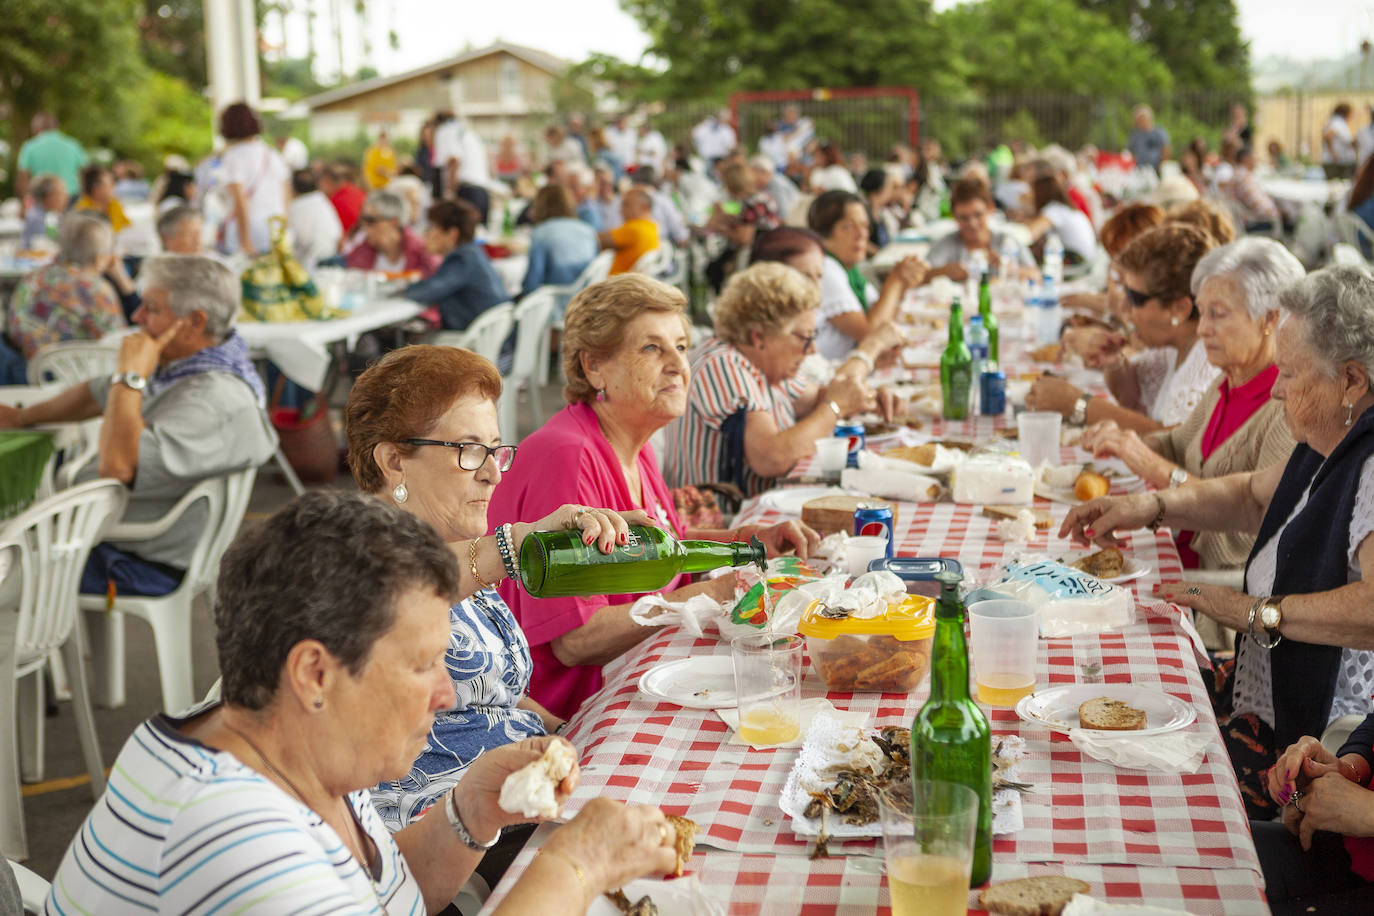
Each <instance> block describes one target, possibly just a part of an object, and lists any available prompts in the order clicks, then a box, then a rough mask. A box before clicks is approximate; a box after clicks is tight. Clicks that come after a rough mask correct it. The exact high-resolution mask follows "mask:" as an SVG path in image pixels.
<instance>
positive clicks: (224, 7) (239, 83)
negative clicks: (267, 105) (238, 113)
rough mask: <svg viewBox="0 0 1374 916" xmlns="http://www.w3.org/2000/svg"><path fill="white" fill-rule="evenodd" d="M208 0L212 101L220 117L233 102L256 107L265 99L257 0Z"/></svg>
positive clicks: (207, 45)
mask: <svg viewBox="0 0 1374 916" xmlns="http://www.w3.org/2000/svg"><path fill="white" fill-rule="evenodd" d="M204 3H205V60H206V69H207V71H208V74H209V77H210V104H211V105H212V106H213V107H214V110H215V114H216V116H217V117H218V115H219V112H220V111H222V110H223V109H224V107H225V106H226V105H228V104H230V103H232V102H247V103H248V104H249V105H252V106H254V107H255V108H256V107H257V105H258V104H259V102H261V101H262V92H261V86H260V82H259V77H258V32H257V24H256V22H255V21H254V18H253V0H204Z"/></svg>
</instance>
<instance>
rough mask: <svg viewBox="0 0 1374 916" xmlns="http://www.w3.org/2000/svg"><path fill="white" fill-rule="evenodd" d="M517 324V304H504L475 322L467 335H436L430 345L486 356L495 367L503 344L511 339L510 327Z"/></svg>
mask: <svg viewBox="0 0 1374 916" xmlns="http://www.w3.org/2000/svg"><path fill="white" fill-rule="evenodd" d="M513 324H515V304H514V303H513V302H502V303H501V304H500V305H493V306H492V307H491V308H489V309H487V310H486V311H485V312H483V313H482V314H480V315H478V316H477V317H476V318H474V319H472V324H470V325H468V326H467V330H464V331H435V332H434V333H433V334H431V335H430V337H429V343H432V344H435V345H437V346H441V347H462V348H463V349H465V350H471V351H472V352H474V353H476V354H477V355H478V356H485V357H486V358H487V359H489V360H491V362H492V364H493V365H495V363H496V358H497V357H498V356H500V355H501V344H503V343H505V342H506V338H507V337H509V336H510V329H511V326H512V325H513Z"/></svg>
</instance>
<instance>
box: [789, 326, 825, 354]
mask: <svg viewBox="0 0 1374 916" xmlns="http://www.w3.org/2000/svg"><path fill="white" fill-rule="evenodd" d="M787 333H789V334H791V335H792V336H793V337H795V338H797V340H798V341H800V342H801V345H802V352H803V353H805V352H806V351H807V350H810V349H811V345H812V344H814V343H815V342H816V337H817V336H819V334H820V332H819V331H812V332H811V333H810V334H798V333H797V332H796V331H788V332H787Z"/></svg>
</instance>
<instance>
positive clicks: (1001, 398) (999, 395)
mask: <svg viewBox="0 0 1374 916" xmlns="http://www.w3.org/2000/svg"><path fill="white" fill-rule="evenodd" d="M981 393H982V399H981V401H982V405H983V406H982V412H983V413H984V414H985V415H987V416H993V417H996V416H1001V415H1002V414H1004V413H1006V412H1007V375H1006V373H1005V372H1003V371H1002V370H1000V369H988V370H987V371H985V372H984V373H983V378H982V389H981Z"/></svg>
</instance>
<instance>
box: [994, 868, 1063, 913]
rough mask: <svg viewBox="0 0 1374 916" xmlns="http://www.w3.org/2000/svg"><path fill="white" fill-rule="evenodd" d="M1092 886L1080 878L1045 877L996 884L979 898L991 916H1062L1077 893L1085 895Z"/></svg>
mask: <svg viewBox="0 0 1374 916" xmlns="http://www.w3.org/2000/svg"><path fill="white" fill-rule="evenodd" d="M1088 890H1089V887H1088V885H1087V883H1086V882H1083V881H1079V880H1078V879H1077V878H1066V877H1064V876H1063V875H1042V876H1040V877H1038V878H1018V879H1017V880H1015V881H1004V882H1002V883H1001V884H994V885H992V886H991V887H989V888H988V889H987V890H985V891H983V892H982V893H981V894H979V895H978V902H979V903H980V904H981V905H982V906H983V908H984V909H986V910H987V911H988V912H989V913H999V914H1002V916H1059V913H1060V912H1061V911H1062V910H1063V909H1064V907H1065V905H1067V904H1068V902H1069V901H1070V900H1072V899H1073V895H1074V894H1086V893H1087V892H1088Z"/></svg>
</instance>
